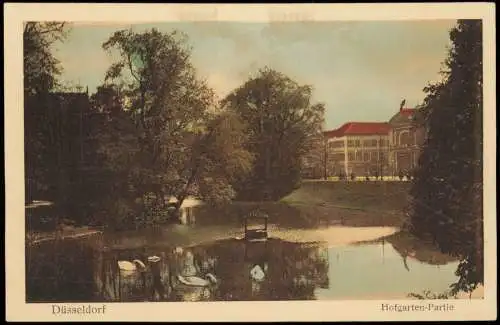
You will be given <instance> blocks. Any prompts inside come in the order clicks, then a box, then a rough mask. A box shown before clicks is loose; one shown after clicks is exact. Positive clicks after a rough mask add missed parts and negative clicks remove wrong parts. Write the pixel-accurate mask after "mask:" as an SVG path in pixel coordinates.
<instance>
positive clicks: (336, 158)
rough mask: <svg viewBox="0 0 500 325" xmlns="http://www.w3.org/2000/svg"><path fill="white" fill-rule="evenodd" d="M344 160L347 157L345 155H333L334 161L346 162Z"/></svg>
mask: <svg viewBox="0 0 500 325" xmlns="http://www.w3.org/2000/svg"><path fill="white" fill-rule="evenodd" d="M344 158H345V156H344V154H343V153H336V154H334V155H333V160H334V161H340V162H341V161H344Z"/></svg>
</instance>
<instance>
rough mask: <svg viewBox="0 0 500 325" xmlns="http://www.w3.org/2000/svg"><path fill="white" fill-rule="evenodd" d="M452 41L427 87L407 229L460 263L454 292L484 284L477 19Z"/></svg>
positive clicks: (465, 23) (465, 24)
mask: <svg viewBox="0 0 500 325" xmlns="http://www.w3.org/2000/svg"><path fill="white" fill-rule="evenodd" d="M450 38H451V41H452V47H451V48H450V51H449V57H448V59H447V60H446V62H445V66H446V69H445V71H443V77H444V80H443V81H441V82H439V83H437V84H433V85H429V86H428V87H426V88H425V91H426V92H427V97H426V99H425V100H424V103H423V105H422V106H423V107H422V112H423V113H424V117H423V119H422V121H423V123H424V126H425V127H426V129H427V139H426V143H425V147H424V149H423V152H422V154H421V156H420V160H419V168H418V170H417V172H416V175H415V181H414V185H413V188H412V190H411V195H412V197H413V200H412V214H411V215H410V220H409V225H408V228H409V229H410V231H412V232H413V233H414V234H416V235H417V236H420V237H429V238H430V239H431V240H433V241H434V242H435V243H436V244H437V245H438V246H439V247H440V248H441V249H442V250H443V251H444V252H445V253H449V254H452V255H454V256H457V257H459V258H460V259H461V260H462V263H461V264H460V266H459V268H458V270H457V274H458V275H459V276H460V281H459V282H458V283H457V284H456V286H454V291H455V292H456V291H458V290H465V291H468V290H470V289H471V288H472V289H473V288H474V287H475V286H476V285H477V284H479V283H482V282H483V209H482V181H483V179H482V161H483V159H482V144H483V141H482V113H483V94H482V84H483V78H482V25H481V21H480V20H460V21H458V24H457V26H456V27H455V28H453V29H452V30H451V32H450Z"/></svg>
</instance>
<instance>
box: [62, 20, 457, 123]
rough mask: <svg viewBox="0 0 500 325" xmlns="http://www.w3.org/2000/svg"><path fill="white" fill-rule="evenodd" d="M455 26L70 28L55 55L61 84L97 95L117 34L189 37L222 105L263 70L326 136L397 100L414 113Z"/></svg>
mask: <svg viewBox="0 0 500 325" xmlns="http://www.w3.org/2000/svg"><path fill="white" fill-rule="evenodd" d="M454 25H455V21H454V20H420V21H337V22H324V21H323V22H270V23H261V22H250V23H244V22H169V23H154V24H135V25H130V24H129V25H127V24H111V23H109V24H103V23H99V24H91V23H87V24H82V23H78V24H73V26H72V27H71V31H70V34H69V36H68V38H67V39H66V40H65V42H64V43H60V44H56V45H55V48H54V50H55V52H54V54H55V55H56V57H57V58H58V59H59V60H60V61H61V63H62V67H63V69H64V71H63V74H62V76H61V77H62V80H63V82H65V83H67V84H72V85H77V84H78V85H81V86H83V87H87V86H88V88H89V92H90V93H92V92H94V91H95V89H96V88H97V86H98V85H100V84H102V82H103V79H104V75H105V72H106V70H107V68H108V67H109V66H110V65H111V63H112V62H114V58H113V56H111V55H110V54H108V53H107V52H106V51H104V50H103V49H102V44H103V43H104V42H105V41H106V40H107V39H108V38H109V37H110V36H111V35H112V34H113V33H114V32H115V31H117V30H121V29H128V28H132V29H133V30H134V31H137V32H140V31H143V30H145V29H150V28H153V27H154V28H157V29H158V30H160V31H164V32H171V31H173V30H179V31H182V32H184V33H186V34H187V36H188V43H189V45H190V46H191V47H192V53H191V62H192V64H193V65H194V67H195V68H196V69H197V73H198V76H199V77H200V78H203V79H205V80H206V81H207V83H208V85H209V86H210V87H212V88H213V89H214V91H215V93H216V94H217V95H218V96H219V97H220V98H222V97H223V96H224V95H226V94H228V93H229V92H230V91H231V90H233V89H234V88H236V87H238V86H240V85H241V84H243V83H244V82H245V81H246V80H247V79H248V78H249V77H250V76H254V75H255V74H256V72H257V71H258V70H259V69H260V68H263V67H265V66H268V67H269V68H272V69H275V70H278V71H280V72H282V73H284V74H286V75H287V76H289V77H290V78H292V79H294V80H295V81H297V82H298V83H299V84H308V85H311V86H312V87H313V89H314V91H313V100H314V101H315V102H323V103H324V104H325V106H326V111H325V128H326V129H335V128H337V127H340V126H341V125H342V124H344V123H346V122H351V121H357V122H363V121H365V122H371V121H380V122H384V121H388V120H389V119H390V118H391V116H392V115H394V114H395V113H396V112H397V111H398V110H399V105H400V103H401V100H402V99H406V103H407V105H406V106H407V107H414V106H415V105H418V104H419V103H421V102H422V100H423V99H424V97H425V94H424V92H423V88H424V87H425V86H426V85H427V84H428V83H429V82H434V81H437V80H439V79H440V75H439V71H440V69H441V67H442V62H443V61H444V60H445V58H446V56H447V49H448V46H449V44H450V41H449V30H450V29H451V28H452V27H453V26H454Z"/></svg>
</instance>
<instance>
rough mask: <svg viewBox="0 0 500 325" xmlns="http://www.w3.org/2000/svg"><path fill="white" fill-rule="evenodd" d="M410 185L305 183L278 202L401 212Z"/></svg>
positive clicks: (398, 183)
mask: <svg viewBox="0 0 500 325" xmlns="http://www.w3.org/2000/svg"><path fill="white" fill-rule="evenodd" d="M410 186H411V183H410V182H381V181H372V182H330V181H311V182H308V181H306V182H303V183H302V185H301V187H300V188H299V189H297V190H295V191H294V192H292V193H291V194H290V195H288V196H286V197H284V198H283V199H282V200H281V201H282V202H286V203H290V204H308V205H323V206H335V207H339V208H346V209H355V210H361V211H371V212H384V213H400V212H402V211H404V209H405V207H406V205H407V202H408V198H407V196H408V192H409V189H410Z"/></svg>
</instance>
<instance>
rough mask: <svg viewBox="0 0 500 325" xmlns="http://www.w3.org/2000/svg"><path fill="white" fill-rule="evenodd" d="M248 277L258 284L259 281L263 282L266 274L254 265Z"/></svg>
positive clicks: (258, 266)
mask: <svg viewBox="0 0 500 325" xmlns="http://www.w3.org/2000/svg"><path fill="white" fill-rule="evenodd" d="M250 276H251V277H252V279H254V280H255V281H258V282H260V281H262V280H264V277H265V276H266V274H265V273H264V271H263V270H262V268H261V267H260V265H255V266H254V267H253V269H252V270H250Z"/></svg>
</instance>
